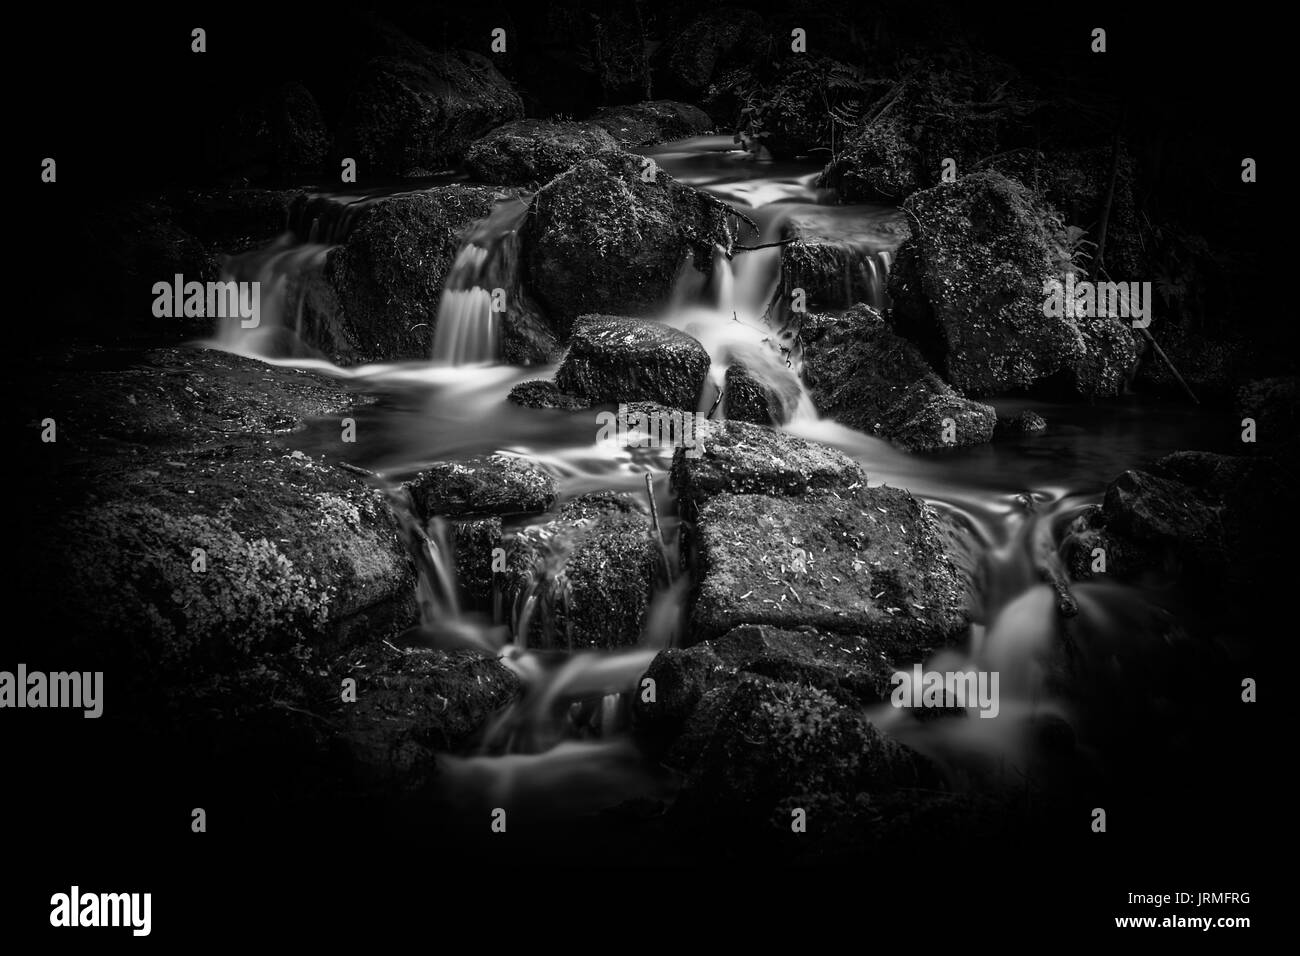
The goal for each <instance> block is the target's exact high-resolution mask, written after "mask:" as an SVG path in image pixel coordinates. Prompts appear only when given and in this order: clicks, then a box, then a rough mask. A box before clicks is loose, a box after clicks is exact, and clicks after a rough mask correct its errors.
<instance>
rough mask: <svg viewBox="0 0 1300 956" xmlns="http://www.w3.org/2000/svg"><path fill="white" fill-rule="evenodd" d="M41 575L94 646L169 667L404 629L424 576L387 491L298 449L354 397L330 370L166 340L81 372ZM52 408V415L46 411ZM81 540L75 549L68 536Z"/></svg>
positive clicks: (154, 669) (46, 467)
mask: <svg viewBox="0 0 1300 956" xmlns="http://www.w3.org/2000/svg"><path fill="white" fill-rule="evenodd" d="M41 394H42V395H43V396H44V397H45V399H46V407H45V408H44V409H42V413H43V414H44V415H51V416H53V417H55V419H56V420H57V421H58V423H59V429H60V431H59V435H58V439H59V440H58V442H57V443H55V444H51V445H49V446H48V448H49V454H48V455H46V456H45V457H44V459H43V461H42V464H41V467H40V473H38V474H34V475H33V476H32V480H33V481H39V482H41V483H42V484H44V485H45V486H46V490H45V492H44V494H43V495H42V496H41V500H40V501H39V502H37V506H36V507H34V508H33V514H32V515H31V516H29V517H28V518H25V519H24V520H31V521H32V522H34V523H35V526H37V527H41V528H42V529H43V530H42V532H41V534H40V536H39V537H33V538H32V539H31V540H32V541H33V542H36V543H37V546H36V547H35V549H34V552H33V553H32V554H31V555H30V557H29V561H28V567H27V568H26V569H24V575H29V576H30V581H29V582H28V583H27V584H26V585H25V587H27V588H29V589H30V593H31V594H33V595H34V598H33V599H36V597H35V596H38V595H40V594H43V593H46V592H47V591H49V589H51V588H54V589H56V590H57V598H53V597H51V598H50V600H49V603H48V605H47V606H48V607H50V608H51V610H52V614H53V616H54V618H55V619H57V621H58V622H59V623H58V624H57V626H56V625H55V622H51V624H52V627H55V630H56V631H57V633H59V635H60V641H61V642H63V641H66V642H68V643H70V644H71V645H73V646H76V647H78V648H80V649H81V651H82V652H83V653H89V654H91V655H92V656H99V657H103V658H105V659H107V660H109V661H111V662H115V663H118V664H120V663H121V662H122V661H124V660H125V661H135V662H137V663H139V664H141V665H144V666H146V667H147V668H148V669H149V672H150V673H151V674H155V673H157V674H162V673H164V672H168V673H170V672H176V671H193V670H196V669H202V668H204V667H208V666H226V665H231V664H232V663H237V662H240V661H247V660H249V659H250V658H251V657H252V656H253V655H257V654H266V653H283V652H285V651H286V650H288V649H289V648H291V647H294V646H310V647H328V646H335V645H338V644H345V643H349V642H355V641H357V640H358V639H359V638H361V637H364V638H366V639H372V638H378V637H381V636H383V635H385V634H393V633H396V631H398V630H401V629H402V628H404V627H406V626H408V625H409V623H410V619H411V616H412V615H413V613H414V605H413V600H412V596H413V587H414V575H413V570H412V567H411V562H410V560H409V557H408V556H407V554H406V552H405V551H404V549H403V547H402V545H401V542H400V540H399V538H398V535H397V529H396V524H395V522H394V519H393V516H392V514H391V512H390V511H389V509H388V505H387V502H386V500H385V498H384V497H383V494H382V493H381V492H380V491H379V490H378V489H377V488H375V487H372V486H371V485H370V484H368V483H367V482H366V481H365V480H364V479H363V478H362V477H360V476H358V475H357V474H356V473H354V472H352V471H348V470H344V469H342V468H339V467H337V466H336V465H334V464H332V463H330V462H329V461H328V460H327V459H326V458H325V457H324V456H323V455H308V454H305V453H303V452H302V451H298V450H290V447H289V446H288V444H287V443H286V438H285V434H286V433H290V432H296V431H298V430H300V429H301V428H302V426H303V423H302V421H301V418H302V417H307V416H310V415H314V414H317V413H320V412H326V411H329V412H331V413H332V414H338V415H341V414H345V413H346V412H347V410H348V409H349V408H350V407H351V405H352V401H353V400H352V396H351V395H350V394H349V393H348V391H347V390H346V389H345V388H344V387H342V386H341V385H339V384H337V383H335V382H332V381H331V380H329V379H327V378H324V377H323V376H319V375H316V374H313V373H305V372H300V371H296V370H292V369H280V368H274V367H271V366H266V365H262V364H261V363H258V362H254V361H251V360H247V359H240V358H236V357H234V356H229V355H225V354H223V353H217V352H210V351H198V350H163V351H158V352H152V353H148V354H147V355H146V356H144V357H143V360H142V361H140V362H138V363H129V362H124V363H123V364H122V365H121V366H119V367H113V366H99V367H93V366H92V367H87V368H74V369H65V370H64V371H62V372H56V373H55V374H53V375H50V376H49V377H48V379H47V380H46V381H45V382H44V386H43V390H42V392H41ZM38 420H39V416H38ZM71 541H75V542H76V545H75V546H74V547H68V546H67V544H66V543H67V542H71Z"/></svg>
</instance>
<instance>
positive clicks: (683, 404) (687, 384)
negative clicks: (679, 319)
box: [555, 315, 709, 412]
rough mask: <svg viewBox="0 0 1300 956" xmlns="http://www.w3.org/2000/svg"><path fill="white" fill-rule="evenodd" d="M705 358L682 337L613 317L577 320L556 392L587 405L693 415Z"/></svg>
mask: <svg viewBox="0 0 1300 956" xmlns="http://www.w3.org/2000/svg"><path fill="white" fill-rule="evenodd" d="M708 372H709V355H708V353H707V352H705V351H704V347H703V346H702V345H700V343H699V342H697V341H696V340H695V339H693V338H692V337H691V336H689V335H687V334H686V333H685V332H679V331H678V330H676V329H674V328H672V327H671V326H668V325H664V324H662V323H659V322H654V321H643V320H638V319H627V318H622V317H619V316H611V315H585V316H583V317H582V318H580V319H579V320H578V322H577V324H576V325H575V327H574V330H573V336H572V338H571V339H570V342H569V351H568V353H567V354H566V355H565V357H564V362H563V363H562V364H561V365H560V368H559V371H558V372H556V375H555V385H556V387H557V388H558V389H559V390H560V391H561V392H564V393H567V394H569V395H574V396H578V397H579V398H581V399H582V400H583V401H585V402H587V403H588V404H589V405H595V404H601V403H611V402H613V403H619V402H656V403H658V404H660V405H665V406H668V407H670V408H679V409H685V410H686V411H691V412H693V411H695V408H696V403H697V402H698V401H699V396H700V389H701V387H702V386H703V385H704V380H705V378H706V376H707V375H708Z"/></svg>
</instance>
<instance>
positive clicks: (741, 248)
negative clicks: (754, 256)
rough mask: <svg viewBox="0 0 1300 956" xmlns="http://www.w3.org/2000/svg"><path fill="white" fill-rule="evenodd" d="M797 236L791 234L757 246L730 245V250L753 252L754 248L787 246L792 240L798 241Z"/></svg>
mask: <svg viewBox="0 0 1300 956" xmlns="http://www.w3.org/2000/svg"><path fill="white" fill-rule="evenodd" d="M798 241H799V237H798V236H791V237H790V238H789V239H781V240H779V241H777V242H764V243H762V244H760V245H757V246H732V247H731V251H732V252H753V251H754V250H755V249H775V248H776V247H777V246H788V245H789V244H790V243H792V242H798Z"/></svg>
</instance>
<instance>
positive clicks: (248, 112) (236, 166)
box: [216, 82, 329, 180]
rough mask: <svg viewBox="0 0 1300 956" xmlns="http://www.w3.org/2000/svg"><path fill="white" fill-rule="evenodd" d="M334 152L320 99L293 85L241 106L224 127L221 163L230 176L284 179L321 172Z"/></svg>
mask: <svg viewBox="0 0 1300 956" xmlns="http://www.w3.org/2000/svg"><path fill="white" fill-rule="evenodd" d="M328 148H329V133H328V132H327V131H326V129H325V118H324V116H323V115H322V113H321V109H320V106H319V105H318V104H317V103H316V98H315V97H314V96H312V95H311V91H309V90H308V89H307V88H306V87H305V86H303V85H302V84H301V83H296V82H290V83H285V84H282V85H281V86H278V87H276V88H275V89H273V90H269V91H267V92H266V93H264V94H263V95H262V96H261V97H260V98H259V99H257V100H256V101H254V102H251V103H246V104H244V105H242V106H240V107H238V108H237V109H236V110H235V111H234V113H233V114H232V115H231V116H230V117H229V118H228V119H226V120H225V121H224V122H223V123H222V124H221V127H220V132H219V134H218V138H217V144H216V155H217V156H218V157H219V158H218V159H217V161H216V163H217V167H218V170H219V171H221V172H223V173H225V174H227V175H241V176H244V177H250V178H253V179H260V178H264V177H269V178H273V179H278V180H284V179H289V178H292V177H295V176H305V175H314V174H318V173H320V172H321V171H322V169H323V167H324V165H325V154H326V151H327V150H328Z"/></svg>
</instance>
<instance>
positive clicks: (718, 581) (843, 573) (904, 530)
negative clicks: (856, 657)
mask: <svg viewBox="0 0 1300 956" xmlns="http://www.w3.org/2000/svg"><path fill="white" fill-rule="evenodd" d="M687 564H688V566H689V568H690V570H691V577H692V581H693V582H694V585H695V588H694V591H693V604H692V611H691V635H692V639H693V640H701V639H707V638H711V637H715V636H717V635H719V634H723V633H725V632H726V631H728V630H731V629H732V628H735V627H738V626H740V625H742V624H765V625H770V626H773V627H778V628H793V627H799V626H804V625H807V626H811V627H814V628H816V629H818V630H820V631H831V632H839V633H853V634H856V635H859V636H860V637H862V638H864V639H868V640H872V641H876V642H878V643H879V646H881V647H882V648H885V649H889V650H891V651H896V652H897V653H899V654H906V653H912V654H923V653H924V652H925V651H927V650H930V649H933V648H936V647H940V646H942V645H943V644H945V643H946V642H947V641H948V640H950V639H952V638H954V637H955V636H956V635H957V634H958V633H960V631H961V630H962V628H963V627H964V624H965V621H966V616H965V611H966V601H967V587H968V585H967V583H966V582H965V580H964V579H963V578H962V576H961V574H960V573H959V571H958V569H957V567H956V565H955V564H954V563H953V561H952V559H951V558H950V557H949V555H948V553H947V545H946V542H945V540H944V537H943V534H942V532H941V529H940V526H939V522H938V519H937V517H936V515H935V514H934V513H933V511H931V509H930V508H929V507H928V506H927V505H925V504H924V503H923V502H920V501H918V500H917V499H915V498H913V497H912V496H911V495H909V494H908V493H907V492H904V491H898V490H895V489H891V488H862V487H859V488H853V489H852V490H849V489H847V488H846V489H844V490H825V491H813V492H808V493H806V494H804V495H802V496H799V497H789V496H782V497H774V496H769V495H757V494H740V495H737V494H719V495H716V496H714V497H711V498H709V499H707V500H706V501H704V503H703V504H700V505H699V506H698V508H697V512H696V519H695V527H694V534H693V535H692V537H691V546H690V552H689V555H688V560H687Z"/></svg>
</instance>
